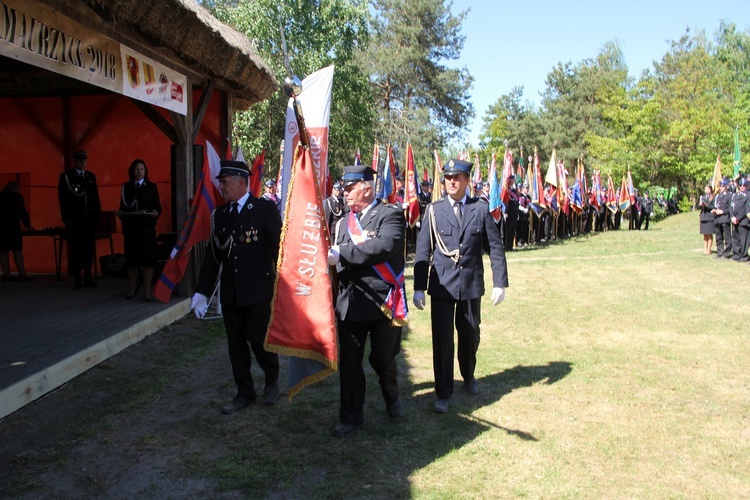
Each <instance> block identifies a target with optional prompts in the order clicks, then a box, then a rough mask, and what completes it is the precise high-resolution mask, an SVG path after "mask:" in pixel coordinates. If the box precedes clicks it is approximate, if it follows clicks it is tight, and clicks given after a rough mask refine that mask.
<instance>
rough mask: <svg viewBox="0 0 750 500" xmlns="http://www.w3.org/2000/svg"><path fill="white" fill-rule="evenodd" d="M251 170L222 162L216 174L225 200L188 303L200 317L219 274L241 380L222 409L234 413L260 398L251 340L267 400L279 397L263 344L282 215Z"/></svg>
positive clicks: (272, 360)
mask: <svg viewBox="0 0 750 500" xmlns="http://www.w3.org/2000/svg"><path fill="white" fill-rule="evenodd" d="M249 175H250V172H249V169H248V167H247V165H246V164H245V163H244V162H241V161H222V162H221V170H220V171H219V175H217V178H218V179H219V183H220V186H219V190H220V191H221V195H222V196H223V197H224V199H225V200H226V201H227V204H226V205H222V206H220V207H218V208H216V209H215V210H214V211H213V213H212V214H211V244H210V246H209V248H208V249H207V250H206V258H205V260H204V261H203V267H202V269H201V272H200V276H199V277H198V285H197V286H196V288H195V290H196V293H195V294H194V295H193V300H192V303H191V306H190V307H191V309H193V310H194V312H195V316H196V317H197V318H202V317H203V316H204V315H205V314H206V311H207V309H208V297H210V296H211V295H212V293H213V291H214V289H215V287H216V280H217V278H219V277H220V278H221V290H220V291H221V307H222V313H223V316H224V327H225V328H226V332H227V345H228V348H229V359H230V360H231V362H232V374H233V375H234V381H235V383H236V384H237V395H236V396H235V398H234V400H233V401H231V402H230V403H229V404H227V405H226V406H224V407H223V408H222V412H223V413H235V412H237V411H239V410H241V409H242V408H244V407H246V406H247V405H249V404H251V403H253V402H254V401H255V399H256V392H255V384H254V382H253V377H252V375H251V373H250V366H251V358H250V349H249V348H248V343H249V344H250V347H252V350H253V353H254V354H255V359H256V360H257V362H258V364H259V365H260V367H261V369H262V370H263V373H264V374H265V388H264V390H263V402H264V403H265V404H266V405H272V404H273V403H275V402H276V400H277V399H278V397H279V383H278V379H279V357H278V355H276V354H275V353H271V352H268V351H266V350H265V349H264V348H263V343H264V341H265V337H266V330H267V329H268V322H269V319H270V316H271V299H272V298H273V287H274V283H275V281H276V261H277V259H278V256H279V244H280V241H281V216H280V215H279V211H278V210H277V208H276V204H275V203H273V202H272V201H269V200H266V199H264V198H256V197H255V196H253V195H252V194H250V193H249V192H248V190H247V188H248V178H249ZM220 270H221V276H219V271H220Z"/></svg>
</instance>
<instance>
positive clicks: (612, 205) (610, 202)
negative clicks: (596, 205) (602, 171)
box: [607, 175, 620, 214]
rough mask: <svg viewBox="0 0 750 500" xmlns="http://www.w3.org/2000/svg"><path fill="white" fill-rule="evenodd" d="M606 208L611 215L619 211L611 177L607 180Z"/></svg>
mask: <svg viewBox="0 0 750 500" xmlns="http://www.w3.org/2000/svg"><path fill="white" fill-rule="evenodd" d="M607 208H608V209H609V211H610V212H612V213H613V214H616V213H617V211H618V210H619V209H620V206H619V205H618V203H617V192H616V191H615V183H614V182H613V181H612V176H611V175H610V176H609V178H608V179H607Z"/></svg>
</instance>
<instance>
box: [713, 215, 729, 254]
mask: <svg viewBox="0 0 750 500" xmlns="http://www.w3.org/2000/svg"><path fill="white" fill-rule="evenodd" d="M715 232H716V255H718V256H719V257H729V256H730V255H731V254H732V240H731V238H732V235H731V230H730V229H729V222H720V223H716V229H715Z"/></svg>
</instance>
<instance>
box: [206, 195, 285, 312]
mask: <svg viewBox="0 0 750 500" xmlns="http://www.w3.org/2000/svg"><path fill="white" fill-rule="evenodd" d="M230 211H231V204H226V205H223V206H221V207H218V208H216V209H215V210H214V211H213V214H212V219H213V224H212V238H211V244H210V245H209V247H208V248H207V249H206V257H205V259H204V261H203V267H202V269H201V273H200V276H199V277H198V286H197V287H196V292H198V293H201V294H203V295H206V296H207V297H210V296H211V293H212V292H213V289H214V287H215V286H216V278H217V276H218V273H219V265H220V264H221V263H223V264H224V267H223V268H222V270H221V303H222V304H229V305H236V306H240V307H245V306H249V305H253V304H261V303H264V302H269V301H270V300H271V298H272V297H273V287H274V283H275V280H276V260H277V258H278V256H279V243H280V240H281V216H280V215H279V212H278V210H277V209H276V204H275V203H274V202H272V201H268V200H265V199H261V198H256V197H254V196H253V195H250V196H249V197H248V199H247V201H246V202H245V206H244V207H242V210H241V211H240V212H239V214H238V215H237V219H236V220H235V221H234V224H231V223H230Z"/></svg>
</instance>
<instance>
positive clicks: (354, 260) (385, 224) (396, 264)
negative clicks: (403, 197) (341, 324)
mask: <svg viewBox="0 0 750 500" xmlns="http://www.w3.org/2000/svg"><path fill="white" fill-rule="evenodd" d="M346 224H347V217H344V218H343V219H341V220H340V221H339V222H338V224H337V225H336V234H335V240H334V241H335V244H336V245H339V253H340V254H341V260H340V262H339V263H338V264H337V266H336V270H337V272H338V281H339V286H338V296H337V298H336V315H337V316H338V318H339V319H341V320H350V321H372V320H377V319H383V318H385V317H386V316H385V314H383V311H382V310H381V308H380V307H381V305H382V304H383V302H384V301H385V299H386V296H387V295H388V292H389V291H390V290H391V286H390V285H389V284H388V283H386V282H385V281H383V279H382V278H381V277H380V276H379V275H378V273H377V272H376V271H375V269H373V268H372V266H373V265H374V264H380V263H382V262H386V263H388V265H390V266H391V269H393V271H394V273H395V274H397V275H398V274H400V273H402V272H403V271H404V234H405V232H406V219H404V211H403V210H402V209H401V208H400V207H398V206H396V205H385V204H383V203H381V202H377V203H376V204H375V205H374V206H372V207H371V208H370V209H369V210H368V211H367V212H366V213H365V214H364V215H363V216H362V219H361V220H360V224H361V226H362V230H363V231H364V232H365V233H367V235H368V236H369V239H368V240H367V241H365V242H363V243H360V244H358V245H355V244H354V243H353V242H352V239H351V237H350V236H349V231H347V225H346Z"/></svg>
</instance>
